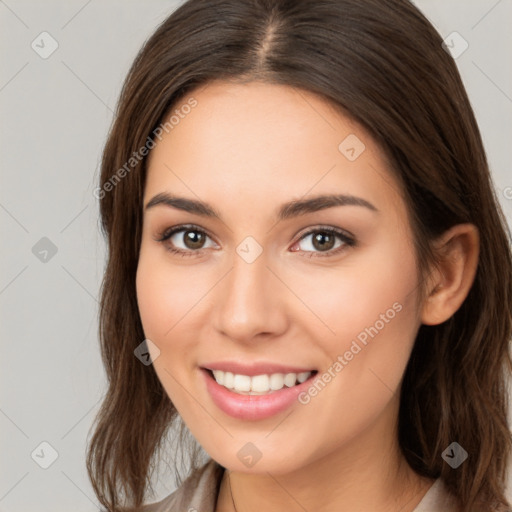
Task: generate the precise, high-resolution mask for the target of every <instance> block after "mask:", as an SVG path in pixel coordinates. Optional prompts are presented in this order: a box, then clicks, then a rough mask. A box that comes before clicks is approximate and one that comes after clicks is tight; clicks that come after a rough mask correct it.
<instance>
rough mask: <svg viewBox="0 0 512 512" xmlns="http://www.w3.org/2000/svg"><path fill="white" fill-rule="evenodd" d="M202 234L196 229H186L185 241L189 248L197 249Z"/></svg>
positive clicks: (199, 245)
mask: <svg viewBox="0 0 512 512" xmlns="http://www.w3.org/2000/svg"><path fill="white" fill-rule="evenodd" d="M202 236H203V235H202V234H201V233H198V232H197V231H187V232H186V236H185V243H186V245H187V246H188V247H189V248H190V249H199V248H200V247H201V243H202Z"/></svg>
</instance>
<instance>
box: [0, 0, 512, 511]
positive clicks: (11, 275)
mask: <svg viewBox="0 0 512 512" xmlns="http://www.w3.org/2000/svg"><path fill="white" fill-rule="evenodd" d="M179 3H180V2H175V1H170V0H169V1H161V0H158V1H156V0H149V1H148V0H146V1H144V2H142V1H133V0H130V1H127V0H122V1H121V0H116V1H113V0H109V1H99V0H89V1H85V0H73V1H66V2H64V1H60V2H58V1H55V0H53V1H46V2H36V1H35V0H30V1H29V0H27V1H22V0H8V1H2V0H0V41H1V45H2V46H1V48H2V50H3V51H2V57H1V59H0V119H1V124H0V130H1V132H0V141H1V142H0V144H1V146H0V158H1V173H2V174H1V180H2V186H1V189H0V223H1V237H2V251H1V267H0V268H1V269H2V271H1V274H0V308H1V324H0V328H1V340H2V358H1V369H0V376H1V377H0V378H1V384H2V385H1V388H0V389H1V395H0V428H1V433H2V435H1V447H0V450H1V451H0V456H1V460H2V464H1V469H0V471H1V473H0V474H1V478H0V512H18V511H36V510H37V511H52V512H54V511H64V510H74V511H76V512H81V511H94V510H97V509H98V507H97V501H96V499H95V497H94V493H93V491H92V488H91V486H90V483H89V480H88V478H87V474H86V471H85V466H84V457H85V445H86V439H87V433H88V430H89V428H90V424H91V421H92V419H93V417H94V413H95V412H96V411H97V410H98V407H99V402H100V400H101V397H102V395H103V393H104V391H105V379H104V373H103V368H102V365H101V361H100V357H99V348H98V341H97V313H98V300H97V297H98V289H99V285H100V280H101V276H102V272H103V268H104V258H105V246H104V242H103V240H102V238H101V235H100V231H99V223H98V201H97V200H96V199H95V198H94V196H93V193H92V191H93V189H94V188H95V186H97V176H98V164H99V159H100V152H101V149H102V145H103V143H104V142H105V137H106V134H107V130H108V128H109V126H110V123H111V120H112V114H113V109H114V107H115V103H116V100H117V96H118V94H119V91H120V87H121V84H122V80H123V79H124V76H125V74H126V72H127V71H128V68H129V65H130V64H131V62H132V59H133V58H134V57H135V55H136V53H137V51H138V49H139V48H140V46H141V44H142V43H143V41H144V40H145V39H146V38H147V37H148V36H149V35H150V34H151V32H152V31H153V30H154V29H155V28H156V26H157V24H159V23H160V22H161V21H162V20H163V19H164V18H165V17H166V16H167V15H168V14H169V13H170V12H171V11H172V10H173V9H174V8H175V7H176V5H178V4H179ZM416 4H417V5H418V6H419V7H420V8H421V9H422V10H423V12H424V13H425V14H426V15H427V17H428V18H429V19H430V20H431V21H432V22H433V23H434V25H435V26H436V27H437V29H438V31H439V32H440V34H441V35H442V36H443V38H444V37H447V36H449V35H450V34H451V33H452V32H454V31H456V32H458V33H459V34H460V35H461V36H462V37H463V38H464V39H465V40H466V41H467V42H468V44H469V47H468V49H467V50H466V51H465V52H464V53H462V54H461V55H460V56H459V57H457V59H456V62H457V65H458V67H459V69H460V71H461V74H462V76H463V79H464V82H465V85H466V87H467V90H468V94H469V97H470V99H471V101H472V104H473V106H474V109H475V113H476V116H477V120H478V122H479V125H480V128H481V131H482V135H483V139H484V144H485V146H486V149H487V152H488V157H489V161H490V165H491V169H492V173H493V176H494V181H495V187H496V190H497V192H498V195H499V197H500V200H501V203H502V205H503V208H504V211H505V213H506V215H507V218H508V219H509V224H510V219H512V188H507V187H512V174H511V172H510V167H509V165H510V163H509V151H508V150H509V147H510V141H511V140H512V139H511V131H512V130H511V126H512V76H511V75H512V73H511V70H512V59H511V53H512V52H511V50H512V32H511V31H510V30H509V29H508V27H509V23H510V20H511V19H512V0H500V1H496V0H472V1H468V0H450V1H446V0H418V1H417V2H416ZM43 31H47V32H48V33H49V34H51V37H52V38H53V39H54V40H56V41H57V43H58V49H57V50H56V51H55V52H54V53H53V54H52V55H50V56H49V57H48V58H46V59H43V58H42V57H41V56H40V53H37V52H36V51H35V50H34V49H33V48H32V47H31V44H32V42H33V41H34V40H35V43H34V44H39V48H38V51H39V52H43V51H48V50H49V49H50V48H51V46H50V45H51V40H50V39H48V36H41V37H46V39H44V43H41V42H40V41H41V37H38V36H39V35H40V34H41V32H43ZM38 41H39V43H38ZM457 45H459V43H457ZM457 45H456V48H459V49H460V48H461V46H460V45H459V46H457ZM43 46H44V48H43ZM43 237H46V238H47V239H49V240H50V241H51V243H49V242H48V240H42V241H41V239H42V238H43ZM52 246H53V247H54V250H55V249H56V250H57V252H56V253H55V254H52ZM34 247H35V249H33V248H34ZM44 250H48V251H49V252H48V253H44V252H43V251H44ZM42 259H43V260H46V261H42ZM41 442H47V443H49V444H50V445H51V446H52V447H53V449H54V450H56V452H57V453H58V457H57V458H56V460H55V461H54V462H53V464H51V466H49V467H48V468H47V469H43V468H42V467H40V464H45V463H49V462H51V461H52V458H51V456H52V453H51V449H50V448H48V447H45V445H43V446H42V447H41V446H40V443H41ZM34 450H35V452H34ZM41 450H42V451H41ZM31 454H33V455H31ZM173 488H174V486H173V480H172V479H171V475H169V474H168V473H167V472H165V471H162V473H161V475H160V479H159V481H158V482H157V489H158V492H159V496H160V497H163V496H165V495H167V494H168V493H169V492H171V491H172V490H173Z"/></svg>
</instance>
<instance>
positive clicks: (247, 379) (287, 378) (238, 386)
mask: <svg viewBox="0 0 512 512" xmlns="http://www.w3.org/2000/svg"><path fill="white" fill-rule="evenodd" d="M209 366H210V365H209ZM215 366H217V368H206V367H199V369H200V372H201V373H202V375H203V378H204V384H205V391H206V392H207V394H208V395H209V396H210V399H211V400H212V402H213V404H215V406H216V407H217V408H218V409H220V410H221V411H222V412H224V413H225V414H227V415H229V416H231V417H233V418H236V419H238V420H244V421H258V420H264V419H266V418H270V417H272V416H275V415H276V414H279V413H282V412H284V411H286V410H287V409H289V408H290V407H293V406H294V404H295V405H298V404H299V400H298V397H299V395H300V394H301V393H304V392H305V391H306V390H307V389H308V388H309V386H311V385H313V381H314V379H315V376H316V375H317V373H318V371H317V370H309V371H305V369H304V368H301V369H300V371H299V368H291V367H287V368H285V367H283V366H275V365H259V366H258V367H255V366H253V367H252V368H251V367H248V366H244V367H240V365H236V364H231V365H230V364H222V366H224V370H221V369H220V368H219V366H220V364H215ZM226 366H231V369H232V370H235V371H245V372H246V373H245V374H244V373H233V372H229V371H227V368H226ZM263 368H266V369H267V371H270V372H275V371H276V370H278V369H280V370H284V371H286V372H287V373H261V371H263ZM292 369H295V370H296V371H295V372H291V371H290V370H292ZM247 373H251V374H252V375H247ZM301 407H302V406H301Z"/></svg>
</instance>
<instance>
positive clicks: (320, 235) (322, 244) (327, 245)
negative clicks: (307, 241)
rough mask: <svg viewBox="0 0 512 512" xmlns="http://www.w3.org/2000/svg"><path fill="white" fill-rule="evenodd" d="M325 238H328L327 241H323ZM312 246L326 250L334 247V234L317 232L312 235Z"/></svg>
mask: <svg viewBox="0 0 512 512" xmlns="http://www.w3.org/2000/svg"><path fill="white" fill-rule="evenodd" d="M326 238H329V239H330V240H329V241H328V242H327V243H326V242H325V239H326ZM317 244H318V245H317ZM313 246H314V247H315V249H319V250H327V251H328V250H329V249H332V248H333V247H334V236H333V235H331V234H329V233H325V232H319V233H317V234H316V235H314V236H313Z"/></svg>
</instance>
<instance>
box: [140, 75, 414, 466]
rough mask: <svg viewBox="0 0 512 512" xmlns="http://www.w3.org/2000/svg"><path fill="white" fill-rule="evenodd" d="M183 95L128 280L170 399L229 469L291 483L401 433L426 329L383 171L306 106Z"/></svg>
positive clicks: (290, 97) (293, 96) (402, 220)
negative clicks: (133, 279)
mask: <svg viewBox="0 0 512 512" xmlns="http://www.w3.org/2000/svg"><path fill="white" fill-rule="evenodd" d="M191 96H193V98H194V99H195V100H196V102H197V103H196V104H195V107H194V108H191V109H183V110H182V111H183V112H188V113H187V114H186V115H182V116H180V118H179V122H175V123H173V128H172V129H169V130H168V131H167V132H165V131H164V132H163V136H162V137H161V140H158V141H157V144H156V146H155V147H154V149H153V150H152V151H151V154H150V157H149V161H148V174H147V181H146V185H145V190H144V203H143V204H144V224H143V235H142V244H141V252H140V259H139V263H138V269H137V299H138V305H139V310H140V315H141V320H142V324H143V328H144V333H145V335H146V338H147V339H149V340H150V341H151V343H150V344H149V345H150V350H151V353H152V356H153V367H154V369H155V371H156V373H157V375H158V377H159V379H160V381H161V383H162V385H163V387H164V389H165V391H166V392H167V394H168V396H169V397H170V399H171V400H172V402H173V404H174V405H175V407H176V408H177V410H178V412H179V414H180V415H181V417H182V418H183V420H184V421H185V423H186V424H187V426H188V428H189V429H190V431H191V432H192V434H193V435H194V436H195V438H196V439H197V440H198V442H199V443H200V444H201V445H202V446H203V448H204V449H205V450H206V452H208V453H209V455H210V456H211V457H212V458H214V459H215V460H217V461H218V462H219V463H220V464H222V465H223V466H224V467H227V468H229V469H231V470H233V471H243V472H254V473H263V472H266V471H272V472H273V473H274V474H279V473H284V472H287V471H292V470H294V469H298V468H301V467H305V466H306V465H308V464H310V463H312V462H314V461H315V460H317V459H319V458H320V457H325V456H328V455H330V454H333V453H341V452H342V451H343V450H346V449H348V447H349V446H355V445H356V444H354V441H356V440H357V439H358V438H360V439H362V437H363V436H365V435H366V436H367V435H368V432H373V433H374V435H375V437H376V439H377V438H378V439H379V440H381V439H382V436H391V435H394V434H393V432H392V426H393V424H394V422H395V420H396V415H397V407H398V389H399V385H400V381H401V378H402V375H403V372H404V370H405V366H406V364H407V361H408V359H409V355H410V352H411V350H412V346H413V343H414V338H415V335H416V332H417V329H418V327H419V325H420V313H419V311H418V306H417V303H416V298H417V293H418V276H417V271H416V259H415V254H414V248H413V234H412V232H411V228H410V224H409V219H408V215H407V211H406V206H405V203H404V201H403V199H402V197H401V194H400V189H399V186H398V184H397V182H396V181H395V179H394V178H393V177H392V175H391V173H390V171H389V168H388V164H387V161H386V158H385V155H384V154H383V152H382V151H381V150H380V148H379V147H378V145H377V144H376V142H375V141H374V140H372V138H371V137H370V135H369V134H368V133H367V132H366V131H365V130H364V129H363V128H362V127H361V126H359V125H358V124H356V123H355V122H354V121H351V120H350V119H349V118H347V117H345V116H343V115H342V114H340V113H339V112H338V111H337V110H335V109H334V108H333V107H332V106H330V104H329V103H327V102H326V101H324V100H323V99H322V98H320V97H318V96H316V95H314V94H312V93H308V92H306V91H299V90H297V89H294V88H290V87H287V86H281V85H270V84H264V83H259V82H252V83H249V84H245V85H235V84H230V83H226V82H212V83H210V84H209V85H208V86H207V87H206V88H203V89H199V90H196V91H194V92H193V93H192V94H191ZM183 104H185V102H184V103H183ZM176 108H177V109H179V108H180V107H179V106H176ZM157 195H159V196H158V197H159V199H160V200H158V198H157V199H154V198H155V197H156V196H157ZM165 195H167V196H168V197H167V198H165ZM324 196H325V197H324ZM334 196H336V197H337V199H333V197H334ZM321 197H324V198H323V199H319V198H321ZM329 197H330V199H329ZM150 202H151V203H152V204H151V203H150ZM148 203H149V204H148ZM200 203H205V204H206V205H207V206H204V205H203V206H202V207H198V205H199V206H201V205H200ZM302 203H303V204H302ZM147 205H148V206H147ZM284 205H287V206H284ZM146 206H147V207H146ZM164 238H165V240H162V239H164ZM212 370H215V373H214V372H213V371H212ZM217 379H218V381H219V383H218V382H217ZM258 458H259V460H257V459H258ZM253 461H257V462H256V463H254V462H253Z"/></svg>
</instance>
